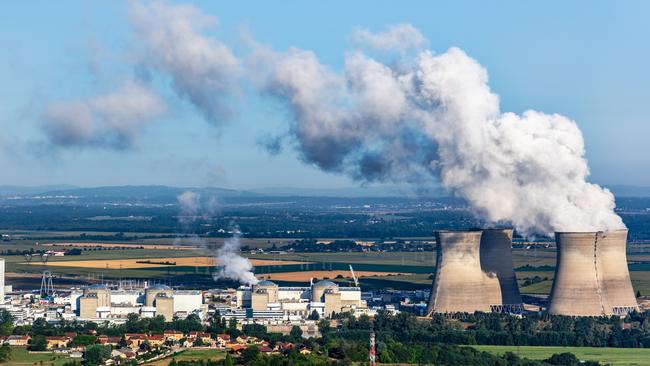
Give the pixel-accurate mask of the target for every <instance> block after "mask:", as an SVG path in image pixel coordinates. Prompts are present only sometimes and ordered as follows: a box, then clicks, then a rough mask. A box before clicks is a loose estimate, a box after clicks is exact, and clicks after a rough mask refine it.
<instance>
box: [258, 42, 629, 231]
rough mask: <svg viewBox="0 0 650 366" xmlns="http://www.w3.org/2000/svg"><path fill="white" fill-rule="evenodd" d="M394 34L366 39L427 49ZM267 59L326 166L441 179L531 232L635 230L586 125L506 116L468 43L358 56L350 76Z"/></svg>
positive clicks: (269, 84)
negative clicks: (591, 151) (600, 166)
mask: <svg viewBox="0 0 650 366" xmlns="http://www.w3.org/2000/svg"><path fill="white" fill-rule="evenodd" d="M391 33H395V32H394V31H391V30H389V32H388V33H386V34H391ZM386 34H380V35H372V34H370V33H368V32H367V31H364V32H362V33H361V36H359V35H357V37H356V38H357V39H361V40H366V41H367V42H368V43H369V45H370V46H371V47H379V48H383V49H386V48H388V47H392V48H397V50H398V51H401V50H403V49H402V48H401V44H406V45H420V44H422V43H423V41H422V39H421V38H420V37H421V35H420V34H419V32H413V31H411V32H401V33H400V34H401V35H402V36H400V37H402V38H400V37H393V36H390V37H388V36H386ZM405 34H406V35H409V34H410V35H411V36H412V37H414V39H412V40H411V41H408V40H406V39H404V38H403V36H404V35H405ZM394 39H400V41H399V42H398V41H393V40H394ZM256 54H257V56H258V57H260V55H264V59H265V60H266V61H267V62H270V66H269V65H265V67H264V68H260V69H259V70H262V71H260V72H264V73H266V74H265V77H263V78H262V79H263V80H265V82H264V83H263V84H262V86H261V89H262V90H263V91H264V92H265V93H267V94H270V95H272V96H274V97H276V98H278V99H280V100H281V101H283V102H285V103H286V104H287V105H288V106H289V108H290V110H291V112H292V114H293V117H294V118H293V120H294V123H293V125H292V128H291V134H292V136H293V137H294V138H295V140H296V141H297V146H298V148H299V151H300V153H301V155H302V157H303V159H304V160H305V161H306V162H308V163H312V164H315V165H316V166H318V167H320V168H321V169H323V170H325V171H330V172H337V173H344V174H347V175H349V176H351V177H353V178H355V179H358V180H361V181H396V182H405V181H410V182H417V181H421V180H422V179H426V180H439V181H440V182H441V183H442V184H443V185H444V186H445V187H447V188H449V189H450V190H452V191H453V192H454V193H455V194H456V195H458V196H460V197H463V198H465V199H466V200H467V201H468V202H469V203H470V204H471V206H472V207H473V209H474V211H475V212H476V213H477V214H478V215H480V216H481V217H482V218H484V219H486V220H488V221H490V222H509V223H512V224H513V225H514V226H515V227H516V228H517V229H518V230H519V231H521V232H523V233H525V234H532V233H539V234H546V235H551V234H552V233H553V232H554V231H592V230H613V229H620V228H623V227H624V225H623V222H622V220H621V219H620V217H619V216H618V215H616V214H615V213H614V207H615V203H614V196H613V195H612V194H611V193H610V192H609V191H608V190H607V189H603V188H601V187H600V186H598V185H596V184H592V183H589V182H587V177H588V175H589V169H588V166H587V161H586V159H585V156H584V153H585V151H584V141H583V138H582V134H581V132H580V130H579V128H578V127H577V125H576V124H575V122H573V121H571V120H570V119H568V118H566V117H563V116H561V115H557V114H551V115H549V114H544V113H541V112H536V111H532V110H529V111H526V112H524V113H523V114H522V115H517V114H514V113H510V112H502V111H500V108H499V97H498V96H497V95H496V94H494V93H493V92H492V91H491V90H490V87H489V85H488V74H487V72H486V70H485V69H484V68H483V67H482V66H481V65H480V64H479V63H478V62H476V61H475V60H474V59H472V58H471V57H469V56H468V55H467V54H465V52H463V51H462V50H461V49H459V48H451V49H449V50H448V51H447V52H445V53H442V54H439V55H436V54H434V53H432V52H431V51H427V50H423V51H420V52H418V54H417V56H416V57H415V58H414V59H408V60H401V62H399V63H397V64H395V63H391V64H387V63H382V62H380V61H378V60H376V59H373V58H370V57H368V56H367V55H365V54H363V53H362V52H360V51H355V52H352V53H350V54H348V55H347V56H346V59H345V68H344V72H342V73H337V72H335V71H333V70H331V69H330V68H328V67H327V66H325V65H323V64H321V63H320V62H319V60H318V58H317V57H316V55H315V54H314V53H313V52H310V51H305V50H300V49H296V48H292V49H289V50H288V51H286V52H283V53H278V52H273V51H270V50H268V49H263V50H260V51H258V52H256ZM258 62H259V61H258Z"/></svg>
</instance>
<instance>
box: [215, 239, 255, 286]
mask: <svg viewBox="0 0 650 366" xmlns="http://www.w3.org/2000/svg"><path fill="white" fill-rule="evenodd" d="M240 247H241V231H239V228H237V227H235V228H234V230H233V236H232V237H231V238H228V239H226V241H225V242H224V244H223V246H222V247H221V248H219V250H217V266H219V267H220V268H219V272H217V273H216V274H215V279H218V278H229V279H232V280H236V281H239V282H240V283H244V284H247V285H254V284H256V283H257V282H258V279H257V278H255V275H254V274H253V264H252V263H251V261H250V260H248V258H244V257H242V256H241V255H239V251H240Z"/></svg>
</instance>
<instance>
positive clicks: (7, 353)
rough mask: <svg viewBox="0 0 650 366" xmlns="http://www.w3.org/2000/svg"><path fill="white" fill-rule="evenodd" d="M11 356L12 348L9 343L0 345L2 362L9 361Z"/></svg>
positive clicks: (0, 360)
mask: <svg viewBox="0 0 650 366" xmlns="http://www.w3.org/2000/svg"><path fill="white" fill-rule="evenodd" d="M10 357H11V348H10V347H9V346H7V345H4V346H2V347H0V362H7V361H9V358H10Z"/></svg>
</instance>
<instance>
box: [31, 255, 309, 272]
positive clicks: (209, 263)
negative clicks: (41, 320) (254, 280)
mask: <svg viewBox="0 0 650 366" xmlns="http://www.w3.org/2000/svg"><path fill="white" fill-rule="evenodd" d="M251 262H252V264H253V265H254V266H271V265H291V264H310V262H298V261H280V260H266V259H251ZM171 263H174V265H175V266H194V267H214V266H215V265H216V264H217V262H216V259H215V258H214V257H165V258H130V259H107V260H102V261H101V262H98V261H97V260H83V259H81V260H63V261H52V262H47V263H42V262H30V263H27V262H23V263H20V264H26V265H38V266H48V267H76V268H78V267H81V268H102V269H103V268H108V269H137V268H151V267H161V266H170V267H171V266H174V265H171Z"/></svg>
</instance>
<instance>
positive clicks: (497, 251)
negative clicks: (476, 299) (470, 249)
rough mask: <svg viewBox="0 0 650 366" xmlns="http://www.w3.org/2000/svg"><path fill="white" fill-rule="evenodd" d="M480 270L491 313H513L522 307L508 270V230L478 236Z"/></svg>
mask: <svg viewBox="0 0 650 366" xmlns="http://www.w3.org/2000/svg"><path fill="white" fill-rule="evenodd" d="M480 256H481V269H482V270H483V272H485V273H487V275H488V278H489V280H488V281H487V282H488V288H487V289H488V291H487V293H488V296H489V297H488V302H489V304H490V307H491V308H492V311H496V312H517V311H521V310H522V308H523V304H522V301H521V295H520V294H519V287H518V286H517V277H516V276H515V270H514V268H513V267H512V229H486V230H483V234H482V235H481V248H480Z"/></svg>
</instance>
